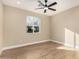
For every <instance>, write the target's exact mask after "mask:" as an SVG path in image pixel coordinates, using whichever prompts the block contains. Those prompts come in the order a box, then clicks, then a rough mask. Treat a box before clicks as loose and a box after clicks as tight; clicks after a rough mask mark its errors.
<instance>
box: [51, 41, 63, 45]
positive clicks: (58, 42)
mask: <svg viewBox="0 0 79 59" xmlns="http://www.w3.org/2000/svg"><path fill="white" fill-rule="evenodd" d="M51 42H55V43H59V44H62V45H64V43H63V42H59V41H55V40H51Z"/></svg>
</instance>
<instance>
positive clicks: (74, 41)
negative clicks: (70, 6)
mask: <svg viewBox="0 0 79 59" xmlns="http://www.w3.org/2000/svg"><path fill="white" fill-rule="evenodd" d="M64 30H65V45H66V46H70V47H73V48H79V34H78V33H76V32H74V31H71V30H70V29H68V28H64Z"/></svg>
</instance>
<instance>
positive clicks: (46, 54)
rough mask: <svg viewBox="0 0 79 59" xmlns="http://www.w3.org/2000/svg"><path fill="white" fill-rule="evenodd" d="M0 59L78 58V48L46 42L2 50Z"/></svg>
mask: <svg viewBox="0 0 79 59" xmlns="http://www.w3.org/2000/svg"><path fill="white" fill-rule="evenodd" d="M0 59H79V50H76V49H73V48H69V47H64V46H63V45H61V44H57V43H53V42H46V43H41V44H36V45H31V46H25V47H21V48H17V49H10V50H6V51H4V52H3V54H2V55H1V56H0Z"/></svg>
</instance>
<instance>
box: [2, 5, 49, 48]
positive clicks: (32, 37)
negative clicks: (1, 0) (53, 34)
mask: <svg viewBox="0 0 79 59" xmlns="http://www.w3.org/2000/svg"><path fill="white" fill-rule="evenodd" d="M26 16H38V17H39V18H40V21H41V22H40V27H41V28H40V33H37V34H29V33H27V32H26V26H25V22H26ZM4 24H5V26H4V28H5V29H4V32H5V33H4V34H5V37H4V40H3V46H4V47H8V46H14V45H19V44H27V43H33V42H38V41H44V40H49V39H50V19H49V17H48V16H44V15H40V14H36V13H33V12H30V11H25V10H21V9H18V8H14V7H10V6H4Z"/></svg>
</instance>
